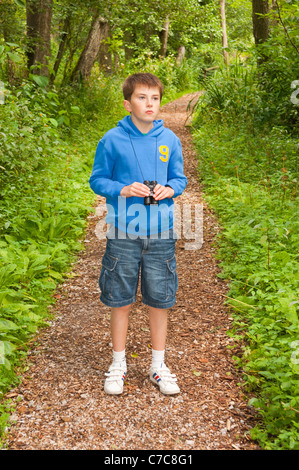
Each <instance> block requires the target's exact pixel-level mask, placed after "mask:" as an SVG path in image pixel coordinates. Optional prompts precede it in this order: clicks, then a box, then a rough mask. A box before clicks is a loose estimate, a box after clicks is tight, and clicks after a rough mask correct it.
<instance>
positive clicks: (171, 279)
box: [166, 255, 178, 300]
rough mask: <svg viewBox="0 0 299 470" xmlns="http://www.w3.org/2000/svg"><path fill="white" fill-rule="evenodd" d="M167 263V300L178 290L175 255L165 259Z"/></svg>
mask: <svg viewBox="0 0 299 470" xmlns="http://www.w3.org/2000/svg"><path fill="white" fill-rule="evenodd" d="M166 263H167V276H166V295H167V300H168V299H170V298H172V297H174V296H175V294H176V292H177V290H178V276H177V272H176V267H177V264H176V257H175V255H174V256H173V257H172V258H170V259H169V260H167V261H166Z"/></svg>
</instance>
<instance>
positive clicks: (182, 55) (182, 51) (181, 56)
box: [176, 46, 186, 66]
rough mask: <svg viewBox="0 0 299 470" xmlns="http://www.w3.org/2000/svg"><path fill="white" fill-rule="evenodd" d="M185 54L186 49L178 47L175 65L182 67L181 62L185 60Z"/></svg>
mask: <svg viewBox="0 0 299 470" xmlns="http://www.w3.org/2000/svg"><path fill="white" fill-rule="evenodd" d="M185 53H186V49H185V46H180V47H179V48H178V55H177V58H176V63H177V65H179V66H180V65H182V62H183V60H184V58H185Z"/></svg>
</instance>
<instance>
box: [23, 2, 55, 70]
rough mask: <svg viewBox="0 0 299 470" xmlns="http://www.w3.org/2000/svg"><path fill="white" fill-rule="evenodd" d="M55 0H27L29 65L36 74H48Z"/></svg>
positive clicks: (29, 68)
mask: <svg viewBox="0 0 299 470" xmlns="http://www.w3.org/2000/svg"><path fill="white" fill-rule="evenodd" d="M52 7H53V0H27V1H26V16H27V51H26V54H27V66H28V70H31V67H32V66H35V67H34V68H33V69H32V70H31V71H32V73H34V74H36V75H45V76H47V75H48V57H49V56H50V54H51V21H52Z"/></svg>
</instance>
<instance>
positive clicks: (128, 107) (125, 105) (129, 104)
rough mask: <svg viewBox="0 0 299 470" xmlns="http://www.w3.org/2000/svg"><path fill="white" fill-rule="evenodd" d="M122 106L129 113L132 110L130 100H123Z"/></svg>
mask: <svg viewBox="0 0 299 470" xmlns="http://www.w3.org/2000/svg"><path fill="white" fill-rule="evenodd" d="M124 107H125V110H126V111H128V113H130V112H131V111H132V108H131V103H130V101H128V100H125V101H124Z"/></svg>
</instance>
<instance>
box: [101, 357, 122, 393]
mask: <svg viewBox="0 0 299 470" xmlns="http://www.w3.org/2000/svg"><path fill="white" fill-rule="evenodd" d="M105 375H106V377H107V379H106V380H105V385H104V391H105V392H106V393H108V394H109V395H120V394H121V393H122V392H123V389H124V381H125V378H126V375H127V371H126V370H125V369H124V367H122V365H121V364H112V365H111V366H110V367H109V370H108V372H106V373H105Z"/></svg>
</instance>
